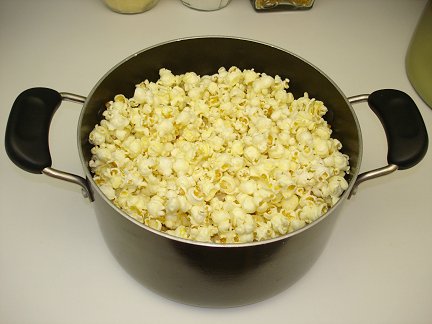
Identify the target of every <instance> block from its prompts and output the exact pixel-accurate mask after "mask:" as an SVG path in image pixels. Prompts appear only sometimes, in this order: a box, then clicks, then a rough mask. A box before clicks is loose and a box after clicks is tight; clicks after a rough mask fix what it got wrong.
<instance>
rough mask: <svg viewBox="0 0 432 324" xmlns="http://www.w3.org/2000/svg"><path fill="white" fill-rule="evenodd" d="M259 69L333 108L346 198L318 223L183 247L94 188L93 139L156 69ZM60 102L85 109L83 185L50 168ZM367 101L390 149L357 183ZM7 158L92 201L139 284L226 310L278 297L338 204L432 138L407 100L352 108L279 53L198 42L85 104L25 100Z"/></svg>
mask: <svg viewBox="0 0 432 324" xmlns="http://www.w3.org/2000/svg"><path fill="white" fill-rule="evenodd" d="M232 65H235V66H237V67H239V68H240V69H244V68H254V69H255V70H256V71H258V72H265V73H267V74H269V75H276V74H277V75H280V76H281V77H283V78H285V77H287V78H289V79H290V91H291V92H292V93H293V94H294V96H295V97H299V96H301V95H303V93H304V92H308V93H309V95H310V96H311V97H315V98H318V99H319V100H322V101H324V102H325V103H326V106H327V107H328V108H329V111H328V113H327V114H326V115H325V118H326V120H327V121H328V122H329V123H330V124H331V125H332V129H333V135H332V136H334V137H336V138H337V139H339V140H340V141H341V142H342V144H343V153H346V154H348V155H349V156H350V165H351V172H350V174H349V175H348V178H347V181H348V183H349V187H348V190H347V191H346V192H345V193H344V194H343V196H342V197H341V199H340V201H339V202H338V203H337V204H336V205H335V206H334V207H333V208H331V209H330V210H329V211H328V212H327V213H326V214H325V215H323V216H322V217H321V218H319V219H318V220H317V221H315V222H314V223H312V224H309V225H308V226H306V227H304V228H302V229H300V230H298V231H295V232H293V233H290V234H287V235H285V236H282V237H279V238H276V239H272V240H268V241H263V242H256V243H247V244H226V245H218V244H209V243H198V242H192V241H187V240H182V239H179V238H176V237H172V236H169V235H167V234H164V233H160V232H157V231H155V230H153V229H150V228H148V227H146V226H145V225H143V224H141V223H138V222H136V221H135V220H133V219H132V218H130V217H129V216H127V215H126V214H125V213H124V212H122V211H121V210H119V209H118V208H117V207H115V206H114V205H113V204H112V203H111V202H110V201H109V200H108V199H107V198H106V197H105V196H104V195H103V193H102V192H101V191H100V190H99V188H98V187H97V186H96V184H95V183H94V182H93V180H92V174H91V172H90V170H89V167H88V161H89V160H90V158H91V153H90V148H91V145H90V144H89V142H88V136H89V133H90V131H91V130H92V129H93V127H94V126H95V125H96V124H97V123H99V121H100V119H101V113H102V111H103V110H104V108H105V103H106V102H107V101H109V100H111V99H112V98H113V96H114V95H116V94H119V93H122V94H125V95H126V96H130V97H131V96H132V95H133V91H134V85H135V84H137V83H139V82H141V81H143V80H145V79H149V80H156V79H158V77H159V75H158V71H159V69H160V68H162V67H164V68H168V69H170V70H172V72H173V73H174V74H180V73H185V72H188V71H194V72H196V73H197V74H200V75H203V74H213V73H216V72H217V69H218V68H219V67H221V66H225V67H226V68H229V67H230V66H232ZM62 100H73V101H77V102H82V103H83V104H84V105H83V109H82V111H81V116H80V119H79V124H78V146H79V154H80V158H81V162H82V165H83V169H84V173H85V178H83V177H80V176H76V175H72V174H69V173H65V172H62V171H58V170H55V169H53V168H52V167H51V157H50V153H49V148H48V130H49V124H50V121H51V118H52V116H53V114H54V112H55V110H56V109H57V107H58V106H59V105H60V103H61V101H62ZM359 101H368V102H369V105H370V107H371V108H372V110H373V111H374V112H375V113H376V114H377V115H378V116H379V118H380V119H381V121H382V122H383V125H384V128H385V131H386V134H387V139H388V145H389V151H388V152H389V153H388V163H389V165H388V166H385V167H383V168H380V169H378V170H373V171H370V172H366V173H364V174H361V175H359V169H360V162H361V158H362V137H361V131H360V126H359V123H358V120H357V118H356V115H355V113H354V111H353V109H352V107H351V103H354V102H359ZM5 144H6V150H7V153H8V155H9V157H10V159H11V160H12V161H13V162H14V163H15V164H16V165H17V166H19V167H20V168H22V169H24V170H26V171H29V172H33V173H44V174H47V175H50V176H54V177H56V178H60V179H63V180H66V181H70V182H75V183H77V184H79V185H80V186H81V187H82V189H83V192H84V194H85V196H86V197H88V198H89V199H90V200H91V201H94V202H93V204H94V208H95V211H96V215H97V219H98V222H99V225H100V228H101V231H102V233H103V236H104V239H105V241H106V243H107V245H108V247H109V249H110V250H111V252H112V253H113V255H114V256H115V258H116V259H117V260H118V262H119V263H120V264H121V265H122V266H123V267H124V268H125V269H126V270H127V271H128V272H129V273H130V274H131V275H132V276H133V277H134V278H136V280H138V281H139V282H141V283H143V284H144V285H145V286H146V287H148V288H150V289H152V290H154V291H155V292H157V293H159V294H161V295H163V296H166V297H167V298H170V299H174V300H177V301H180V302H182V303H187V304H193V305H200V306H209V307H226V306H237V305H244V304H250V303H254V302H257V301H260V300H263V299H265V298H268V297H270V296H272V295H275V294H277V293H279V292H281V291H283V290H285V289H286V288H287V287H289V286H290V285H291V284H292V283H294V282H295V281H296V280H298V279H299V278H300V277H301V276H302V275H303V274H305V273H306V271H307V270H308V269H309V268H310V267H311V266H312V265H313V263H314V262H315V260H316V259H317V258H318V256H319V255H320V253H321V251H322V249H323V248H324V246H325V243H326V241H327V239H328V237H329V235H330V232H331V230H332V227H333V223H334V221H335V219H336V216H337V215H336V214H337V213H338V211H339V209H340V208H339V207H340V205H341V204H343V203H344V202H345V200H346V199H347V198H348V197H349V195H350V194H352V193H353V192H354V190H355V188H356V187H357V185H358V184H359V183H360V182H362V181H364V180H367V179H370V178H374V177H377V176H381V175H384V174H387V173H390V172H392V171H395V170H396V169H406V168H410V167H412V166H414V165H415V164H417V163H418V162H419V161H420V160H421V159H422V158H423V156H424V155H425V154H426V151H427V147H428V136H427V133H426V128H425V125H424V122H423V119H422V117H421V115H420V113H419V111H418V109H417V107H416V105H415V104H414V102H413V101H412V99H411V98H410V97H408V96H407V95H406V94H405V93H403V92H400V91H397V90H388V89H387V90H379V91H376V92H374V93H372V94H371V95H360V96H356V97H351V98H349V99H347V98H346V97H345V95H344V94H343V93H342V92H341V91H340V89H339V88H338V87H337V86H336V84H334V83H333V81H331V80H330V79H329V78H328V77H327V76H326V75H325V74H324V73H322V72H321V71H320V70H319V69H317V68H316V67H314V66H313V65H311V64H310V63H308V62H306V61H305V60H303V59H301V58H300V57H298V56H296V55H294V54H292V53H290V52H287V51H285V50H283V49H280V48H277V47H274V46H271V45H267V44H263V43H259V42H255V41H251V40H246V39H239V38H228V37H200V38H188V39H180V40H175V41H172V42H167V43H163V44H160V45H157V46H154V47H151V48H148V49H145V50H143V51H141V52H139V53H136V54H134V55H132V56H131V57H129V58H127V59H126V60H124V61H123V62H121V63H120V64H118V65H117V66H115V67H114V68H113V69H112V70H111V71H109V72H108V73H107V74H106V75H105V76H104V77H103V78H102V79H101V80H100V81H99V82H98V83H97V85H96V86H95V87H94V88H93V90H92V91H91V93H90V94H89V96H88V97H87V98H84V97H81V96H77V95H72V94H69V93H58V92H56V91H54V90H51V89H46V88H33V89H29V90H26V91H24V92H23V93H21V94H20V95H19V96H18V98H17V99H16V101H15V103H14V105H13V107H12V110H11V113H10V116H9V120H8V125H7V130H6V142H5Z"/></svg>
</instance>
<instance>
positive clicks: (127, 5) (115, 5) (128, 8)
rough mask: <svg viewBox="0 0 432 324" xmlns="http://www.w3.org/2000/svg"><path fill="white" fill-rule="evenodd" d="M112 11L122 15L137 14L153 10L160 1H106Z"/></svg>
mask: <svg viewBox="0 0 432 324" xmlns="http://www.w3.org/2000/svg"><path fill="white" fill-rule="evenodd" d="M104 2H105V4H106V5H107V7H108V8H110V9H111V10H112V11H115V12H118V13H122V14H137V13H141V12H144V11H147V10H150V9H151V8H153V7H154V6H155V5H156V4H157V3H158V2H159V0H104Z"/></svg>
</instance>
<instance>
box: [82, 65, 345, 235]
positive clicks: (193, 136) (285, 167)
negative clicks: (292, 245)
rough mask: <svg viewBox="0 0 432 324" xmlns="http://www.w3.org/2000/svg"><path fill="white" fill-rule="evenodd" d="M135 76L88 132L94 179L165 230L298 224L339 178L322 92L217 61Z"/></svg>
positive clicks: (320, 209)
mask: <svg viewBox="0 0 432 324" xmlns="http://www.w3.org/2000/svg"><path fill="white" fill-rule="evenodd" d="M159 74H160V79H159V80H158V81H156V82H150V81H148V80H145V81H143V82H142V83H140V84H137V85H136V88H135V92H134V96H133V97H132V98H129V99H127V98H126V97H125V96H123V95H117V96H115V97H114V100H112V101H110V102H108V103H107V105H106V110H105V111H104V113H103V117H104V119H103V120H102V121H101V122H100V124H99V125H96V126H95V128H94V129H93V131H92V132H91V133H90V136H89V140H90V143H92V144H93V145H94V147H93V148H92V150H91V152H92V154H93V157H92V159H91V160H90V162H89V165H90V167H91V170H92V172H93V173H94V180H95V182H96V184H97V185H98V186H99V187H100V188H101V190H102V192H103V193H104V194H105V195H106V197H107V198H108V199H110V200H111V201H112V202H113V203H114V204H115V205H116V206H118V207H119V208H121V209H122V210H124V211H125V212H126V213H128V214H129V215H130V216H131V217H133V218H135V219H136V220H138V221H140V222H142V223H144V224H145V225H147V226H150V227H152V228H154V229H157V230H160V231H163V232H166V233H168V234H171V235H174V236H177V237H181V238H185V239H190V240H196V241H204V242H215V243H245V242H252V241H261V240H266V239H271V238H274V237H278V236H280V235H284V234H287V233H290V232H292V231H295V230H298V229H300V228H302V227H304V226H305V225H306V224H309V223H311V222H313V221H315V220H316V219H318V218H319V217H320V216H322V215H323V214H324V213H326V211H327V210H328V209H329V208H331V207H332V206H333V205H334V204H335V203H336V202H337V201H338V200H339V197H340V196H341V194H342V193H343V192H344V190H346V189H347V187H348V183H347V181H346V180H345V178H344V176H345V175H346V174H347V173H348V172H349V170H350V168H349V163H348V156H347V155H345V154H342V153H341V151H340V149H341V147H342V145H341V143H340V142H339V141H338V140H337V139H333V138H331V136H330V135H331V132H332V131H331V128H330V126H329V125H328V124H327V122H326V121H325V120H324V119H323V118H322V116H323V115H324V114H325V113H326V112H327V108H326V107H325V105H324V103H323V102H321V101H318V100H316V99H313V98H309V96H308V94H307V93H305V94H304V96H303V97H301V98H297V99H295V98H294V97H293V95H292V94H291V93H289V92H287V89H288V82H289V80H288V79H282V78H281V77H279V76H275V77H272V76H269V75H266V74H265V73H258V72H255V71H254V70H253V69H250V70H243V71H241V70H240V69H238V68H237V67H231V68H229V69H228V70H226V69H225V68H223V67H221V68H220V69H219V70H218V73H216V74H214V75H203V76H199V75H197V74H196V73H194V72H188V73H185V74H181V75H174V74H173V73H172V72H171V71H169V70H167V69H161V70H160V71H159Z"/></svg>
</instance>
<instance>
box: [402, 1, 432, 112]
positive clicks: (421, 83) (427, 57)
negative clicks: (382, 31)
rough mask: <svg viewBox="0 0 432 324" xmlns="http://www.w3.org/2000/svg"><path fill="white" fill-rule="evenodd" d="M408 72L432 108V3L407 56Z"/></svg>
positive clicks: (420, 94) (427, 5) (420, 22)
mask: <svg viewBox="0 0 432 324" xmlns="http://www.w3.org/2000/svg"><path fill="white" fill-rule="evenodd" d="M405 65H406V72H407V75H408V79H409V80H410V82H411V84H412V86H413V87H414V89H415V90H416V91H417V93H418V95H419V96H420V97H421V98H422V99H423V100H424V101H425V102H426V104H427V105H428V106H429V107H430V108H432V1H429V2H428V3H427V4H426V7H425V9H424V12H423V14H422V16H421V18H420V21H419V22H418V25H417V27H416V30H415V32H414V35H413V37H412V39H411V43H410V45H409V47H408V52H407V55H406V61H405Z"/></svg>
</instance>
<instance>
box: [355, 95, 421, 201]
mask: <svg viewBox="0 0 432 324" xmlns="http://www.w3.org/2000/svg"><path fill="white" fill-rule="evenodd" d="M348 101H349V102H350V103H352V104H353V103H358V102H364V101H367V102H368V104H369V107H370V108H371V109H372V111H373V112H374V113H375V114H376V115H377V116H378V118H379V119H380V121H381V123H382V125H383V127H384V131H385V133H386V137H387V145H388V152H387V162H388V165H387V166H385V167H382V168H379V169H376V170H372V171H367V172H364V173H361V174H360V175H359V176H358V177H357V180H356V182H355V183H354V186H353V188H352V190H351V192H350V194H349V197H348V198H350V197H351V196H352V195H353V194H355V193H356V190H357V187H358V185H359V184H360V183H362V182H364V181H366V180H370V179H374V178H377V177H380V176H383V175H387V174H389V173H392V172H394V171H396V170H398V169H399V170H405V169H409V168H411V167H413V166H415V165H416V164H417V163H419V162H420V161H421V160H422V159H423V157H424V156H425V155H426V152H427V149H428V142H429V140H428V134H427V131H426V126H425V124H424V121H423V118H422V116H421V114H420V111H419V109H418V108H417V106H416V104H415V103H414V101H413V100H412V99H411V97H410V96H409V95H407V94H406V93H405V92H402V91H400V90H394V89H382V90H377V91H375V92H373V93H371V94H369V95H359V96H354V97H350V98H348Z"/></svg>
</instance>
